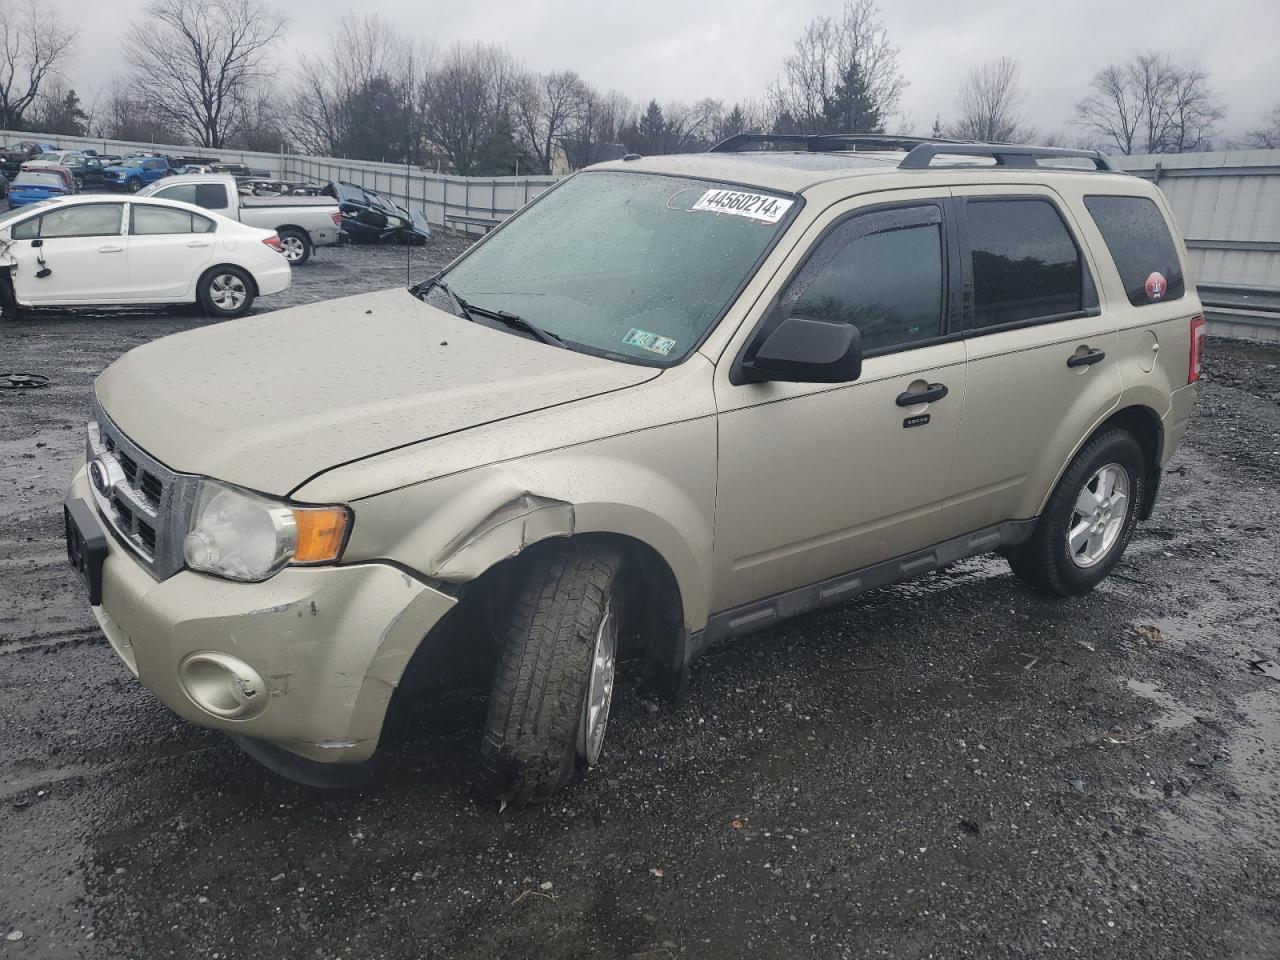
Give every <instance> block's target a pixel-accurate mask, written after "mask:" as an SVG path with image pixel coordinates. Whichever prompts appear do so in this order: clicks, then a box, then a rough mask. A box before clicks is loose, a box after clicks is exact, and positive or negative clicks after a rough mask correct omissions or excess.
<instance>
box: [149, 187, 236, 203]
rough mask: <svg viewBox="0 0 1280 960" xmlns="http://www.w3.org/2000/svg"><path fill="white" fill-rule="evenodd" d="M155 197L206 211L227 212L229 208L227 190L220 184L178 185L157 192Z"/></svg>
mask: <svg viewBox="0 0 1280 960" xmlns="http://www.w3.org/2000/svg"><path fill="white" fill-rule="evenodd" d="M153 195H154V196H156V197H163V198H164V199H165V200H181V201H182V202H183V203H190V204H194V205H195V206H197V207H204V208H205V209H206V210H225V209H226V207H227V188H226V187H224V186H223V185H222V184H220V183H178V184H174V185H173V186H172V187H165V188H164V189H163V190H157V191H156V192H155V194H153Z"/></svg>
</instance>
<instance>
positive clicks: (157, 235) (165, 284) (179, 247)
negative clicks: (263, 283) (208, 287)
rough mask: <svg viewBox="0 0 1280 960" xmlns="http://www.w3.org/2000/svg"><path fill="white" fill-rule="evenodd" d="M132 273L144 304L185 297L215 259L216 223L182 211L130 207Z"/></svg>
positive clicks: (158, 206) (157, 206)
mask: <svg viewBox="0 0 1280 960" xmlns="http://www.w3.org/2000/svg"><path fill="white" fill-rule="evenodd" d="M129 207H130V213H129V272H130V275H131V276H132V277H133V278H134V284H133V290H134V293H135V294H136V296H137V297H138V298H140V299H144V300H173V299H179V298H182V297H185V296H186V295H187V294H188V292H189V291H190V290H191V289H192V285H193V284H194V283H195V280H196V278H197V277H198V276H199V275H200V273H201V272H202V271H203V270H204V267H205V266H206V265H207V264H208V263H209V261H210V260H211V259H212V258H213V249H214V246H213V245H214V230H215V224H214V221H213V220H211V219H210V218H209V217H204V216H201V215H200V214H198V213H192V212H191V211H189V210H183V209H180V208H178V207H167V206H163V205H161V204H149V203H142V202H137V201H135V202H133V203H131V204H129Z"/></svg>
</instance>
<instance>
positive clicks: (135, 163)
mask: <svg viewBox="0 0 1280 960" xmlns="http://www.w3.org/2000/svg"><path fill="white" fill-rule="evenodd" d="M120 166H122V167H140V166H142V158H141V157H134V158H133V159H131V160H125V161H124V162H123V163H121V164H120Z"/></svg>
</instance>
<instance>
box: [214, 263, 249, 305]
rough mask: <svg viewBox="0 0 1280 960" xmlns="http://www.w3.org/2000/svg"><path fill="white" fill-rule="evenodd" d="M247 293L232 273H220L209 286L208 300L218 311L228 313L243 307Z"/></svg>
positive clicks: (242, 283)
mask: <svg viewBox="0 0 1280 960" xmlns="http://www.w3.org/2000/svg"><path fill="white" fill-rule="evenodd" d="M248 296H249V291H248V289H247V288H246V287H245V285H244V281H243V280H242V279H240V277H238V276H236V275H235V274H234V273H220V274H218V275H217V276H215V277H214V278H213V280H212V281H211V282H210V284H209V299H210V300H211V301H212V302H213V305H214V306H216V307H217V308H218V309H219V310H222V311H225V312H227V313H230V312H232V311H235V310H239V309H240V308H241V307H242V306H244V302H245V299H246V298H247V297H248Z"/></svg>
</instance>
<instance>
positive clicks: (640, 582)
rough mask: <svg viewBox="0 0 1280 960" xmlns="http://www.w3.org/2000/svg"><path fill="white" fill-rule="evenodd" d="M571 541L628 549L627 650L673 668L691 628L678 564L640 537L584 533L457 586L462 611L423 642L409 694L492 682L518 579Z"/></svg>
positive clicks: (540, 545)
mask: <svg viewBox="0 0 1280 960" xmlns="http://www.w3.org/2000/svg"><path fill="white" fill-rule="evenodd" d="M571 541H572V542H573V543H582V542H584V541H596V542H599V543H601V544H605V543H607V544H610V545H612V546H617V547H619V548H621V550H622V551H623V554H624V556H625V557H626V559H627V569H628V570H629V571H630V572H629V575H628V577H627V579H626V584H625V591H626V593H625V599H624V603H625V606H626V609H628V610H629V611H630V614H628V619H629V620H630V624H629V626H627V627H626V631H627V635H626V637H625V638H624V639H623V642H624V644H626V646H625V647H624V650H623V652H624V653H628V654H635V655H641V656H645V657H647V658H650V659H652V660H654V661H656V662H657V663H659V664H661V665H666V666H669V665H670V664H671V663H672V662H673V661H674V660H675V658H676V655H677V652H678V651H679V650H680V649H681V644H682V642H683V639H684V629H685V628H684V606H683V598H682V597H681V594H680V586H679V584H678V583H677V581H676V578H675V574H674V573H673V572H672V570H671V567H670V565H668V563H667V562H666V560H664V559H663V557H662V555H661V554H660V553H658V551H657V550H655V549H654V548H653V547H651V546H649V544H647V543H645V542H644V541H642V540H637V539H635V538H634V537H628V536H624V535H621V534H614V533H581V534H576V535H574V536H573V537H552V538H550V539H547V540H540V541H538V542H537V543H534V544H531V545H530V546H529V547H528V548H527V549H525V550H524V551H522V552H521V553H519V554H517V555H516V556H514V557H510V558H508V559H506V560H502V561H500V562H499V563H496V564H494V565H493V566H492V567H490V568H489V569H488V570H486V571H485V572H484V573H482V574H481V575H480V576H478V577H476V578H475V579H474V580H471V581H468V582H467V583H465V584H462V585H461V586H460V587H457V588H456V590H457V596H458V603H457V605H456V606H455V607H454V608H453V609H452V610H450V611H449V613H448V614H447V615H446V616H445V617H444V619H443V620H441V621H440V623H438V624H436V626H435V627H434V628H433V629H432V631H431V633H430V634H429V635H428V636H427V637H425V638H424V639H423V641H422V643H421V644H419V646H418V649H417V651H415V653H414V655H413V657H412V659H411V661H410V663H409V664H408V665H407V667H406V669H405V676H404V680H403V682H402V685H403V686H404V687H405V689H406V692H410V691H415V690H421V689H422V688H423V687H424V686H426V685H428V684H430V683H431V682H432V680H433V678H434V679H440V678H442V677H444V676H454V677H456V678H458V679H464V678H465V679H470V680H471V681H472V682H475V681H482V682H483V681H484V680H485V679H486V678H488V677H489V676H490V675H491V674H492V670H493V664H494V662H495V661H496V658H497V655H498V645H499V643H500V642H501V637H500V635H499V631H500V629H501V623H502V620H503V618H504V617H505V615H506V613H507V610H508V602H509V598H510V597H511V596H512V591H513V590H514V588H515V582H516V580H517V578H519V577H520V576H521V575H522V573H523V572H524V570H525V569H526V568H527V565H528V563H529V561H530V559H531V558H533V557H534V556H535V555H537V554H540V553H542V552H544V551H549V550H563V549H565V547H566V545H567V544H569V543H570V542H571Z"/></svg>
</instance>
